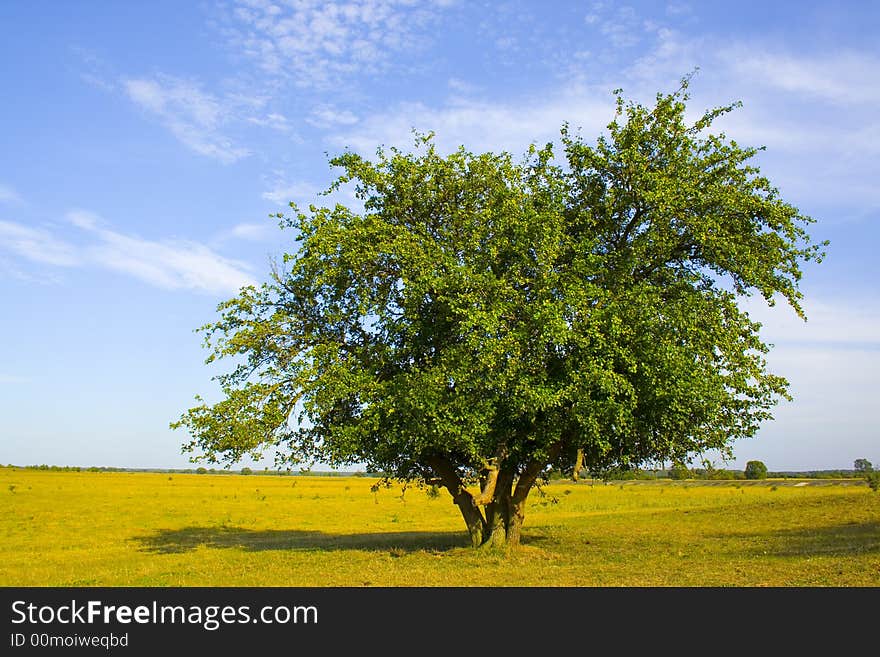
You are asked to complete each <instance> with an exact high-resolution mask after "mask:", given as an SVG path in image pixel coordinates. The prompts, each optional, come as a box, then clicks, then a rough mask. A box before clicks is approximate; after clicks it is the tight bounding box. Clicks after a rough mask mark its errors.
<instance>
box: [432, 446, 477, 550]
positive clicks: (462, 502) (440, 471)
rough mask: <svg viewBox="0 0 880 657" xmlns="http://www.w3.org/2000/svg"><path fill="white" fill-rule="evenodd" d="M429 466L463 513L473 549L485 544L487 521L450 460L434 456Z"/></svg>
mask: <svg viewBox="0 0 880 657" xmlns="http://www.w3.org/2000/svg"><path fill="white" fill-rule="evenodd" d="M426 462H427V464H428V465H429V466H430V467H431V469H432V470H433V471H434V472H435V473H436V475H437V477H439V479H440V481H441V483H442V484H443V485H444V486H445V487H446V490H448V491H449V494H450V495H452V501H453V502H454V503H455V505H456V506H458V509H459V511H461V516H462V518H464V524H465V525H466V526H467V529H468V535H469V536H470V539H471V545H472V546H473V547H479V546H480V545H482V544H483V542H484V541H485V537H486V534H487V532H486V521H485V519H484V518H483V514H482V513H481V512H480V508H479V507H478V506H477V504H476V503H475V502H474V496H473V495H471V494H470V493H469V492H468V490H467V489H466V488H465V487H464V483H463V482H462V481H461V478H460V477H459V476H458V473H457V472H456V471H455V466H454V465H453V464H452V463H451V462H450V461H449V459H447V458H444V457H442V456H434V457H431V458H429V459H426Z"/></svg>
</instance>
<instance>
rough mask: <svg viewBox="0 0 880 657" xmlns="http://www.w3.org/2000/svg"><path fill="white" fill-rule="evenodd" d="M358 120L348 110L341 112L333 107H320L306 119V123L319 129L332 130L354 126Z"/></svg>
mask: <svg viewBox="0 0 880 657" xmlns="http://www.w3.org/2000/svg"><path fill="white" fill-rule="evenodd" d="M358 120H359V119H358V117H357V116H355V115H354V114H353V113H352V112H350V111H348V110H340V109H337V108H336V107H335V106H333V105H320V106H319V107H316V108H315V109H314V110H312V113H311V114H310V115H309V116H308V117H307V118H306V123H308V124H310V125H313V126H315V127H317V128H332V127H334V126H348V125H354V124H355V123H357V122H358Z"/></svg>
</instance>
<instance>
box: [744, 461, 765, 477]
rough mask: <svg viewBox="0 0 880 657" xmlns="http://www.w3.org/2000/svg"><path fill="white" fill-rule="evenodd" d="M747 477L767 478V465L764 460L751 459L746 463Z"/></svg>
mask: <svg viewBox="0 0 880 657" xmlns="http://www.w3.org/2000/svg"><path fill="white" fill-rule="evenodd" d="M745 474H746V479H766V478H767V466H766V465H764V462H763V461H749V462H748V463H746V470H745Z"/></svg>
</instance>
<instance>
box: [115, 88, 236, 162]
mask: <svg viewBox="0 0 880 657" xmlns="http://www.w3.org/2000/svg"><path fill="white" fill-rule="evenodd" d="M123 86H124V88H125V91H126V93H127V94H128V97H129V98H130V99H131V100H132V101H133V102H134V103H136V104H137V105H140V107H141V108H143V109H144V110H146V111H147V112H149V113H151V114H153V115H155V116H156V117H157V118H158V119H159V120H160V121H161V122H162V123H163V125H165V127H166V128H168V130H170V131H171V133H172V134H173V135H174V136H175V137H176V138H177V139H178V140H179V141H180V142H182V143H183V144H184V145H185V146H187V147H188V148H190V149H191V150H193V151H195V152H196V153H199V154H201V155H205V156H208V157H212V158H214V159H216V160H219V161H220V162H223V163H226V164H228V163H231V162H235V161H236V160H239V159H241V158H243V157H246V156H247V155H248V154H249V152H248V151H247V149H244V148H240V147H237V146H235V145H234V144H233V143H232V142H231V140H230V139H229V138H227V137H226V136H224V135H223V134H222V133H221V131H220V128H221V126H222V125H223V124H224V123H225V122H227V121H228V120H229V119H230V109H229V108H228V107H227V106H226V105H225V104H224V103H223V102H221V101H220V100H218V99H217V98H216V97H215V96H213V95H212V94H209V93H207V92H204V91H202V90H201V89H200V88H199V87H198V86H197V85H196V84H194V83H192V82H189V81H186V80H181V79H179V78H174V77H170V76H159V77H157V78H155V79H127V80H124V81H123Z"/></svg>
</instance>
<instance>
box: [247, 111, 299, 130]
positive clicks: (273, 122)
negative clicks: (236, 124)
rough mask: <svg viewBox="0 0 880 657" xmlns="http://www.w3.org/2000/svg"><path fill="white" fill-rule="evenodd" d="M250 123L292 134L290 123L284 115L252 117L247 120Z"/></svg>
mask: <svg viewBox="0 0 880 657" xmlns="http://www.w3.org/2000/svg"><path fill="white" fill-rule="evenodd" d="M247 121H248V123H253V124H254V125H258V126H261V127H263V128H271V129H273V130H277V131H278V132H290V130H291V126H290V121H288V120H287V117H286V116H284V115H283V114H277V113H271V114H267V115H266V116H251V117H248V119H247Z"/></svg>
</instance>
